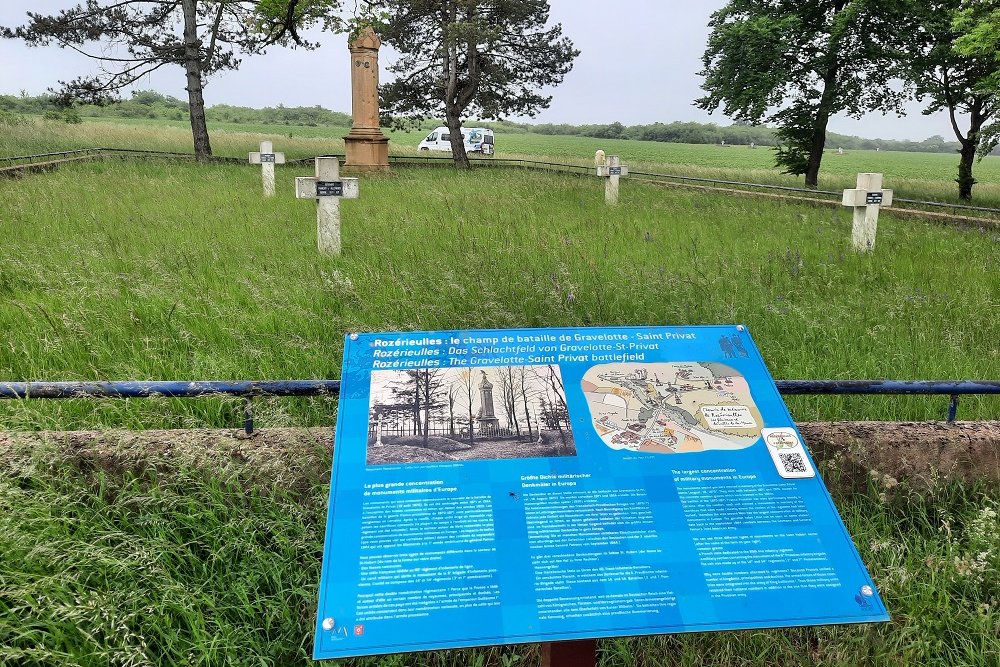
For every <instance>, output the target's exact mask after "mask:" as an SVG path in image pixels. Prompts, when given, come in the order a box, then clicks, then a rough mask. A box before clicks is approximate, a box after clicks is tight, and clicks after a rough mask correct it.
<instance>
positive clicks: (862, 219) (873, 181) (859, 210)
mask: <svg viewBox="0 0 1000 667" xmlns="http://www.w3.org/2000/svg"><path fill="white" fill-rule="evenodd" d="M842 203H843V205H844V206H850V207H852V208H853V209H854V226H853V227H852V228H851V244H852V245H853V246H854V249H855V250H858V251H859V252H868V251H870V250H871V249H872V248H874V247H875V233H876V231H877V230H878V212H879V209H880V208H882V207H883V206H892V190H883V189H882V174H858V187H856V188H852V189H848V190H844V200H843V202H842Z"/></svg>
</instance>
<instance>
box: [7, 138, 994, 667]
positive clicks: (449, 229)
mask: <svg viewBox="0 0 1000 667" xmlns="http://www.w3.org/2000/svg"><path fill="white" fill-rule="evenodd" d="M264 129H266V128H264ZM288 131H291V132H292V134H293V137H292V138H288V137H287V132H288ZM272 136H273V138H274V139H275V141H276V142H277V141H279V140H280V143H277V145H276V148H277V149H279V150H284V151H285V152H286V153H288V154H289V156H290V157H294V156H299V155H310V154H315V153H323V152H333V151H337V150H340V149H341V148H342V144H338V142H337V141H336V140H334V139H331V138H329V137H322V136H312V137H309V136H299V135H296V134H295V130H294V129H292V130H286V131H285V132H284V133H275V134H274V135H272ZM260 138H261V137H260V136H259V135H256V134H253V133H251V132H243V133H240V132H218V133H216V135H215V136H214V138H213V141H214V144H215V146H216V150H217V152H218V153H220V154H231V155H243V154H245V153H246V152H248V151H250V150H253V149H254V148H255V147H256V145H257V143H258V142H259V140H260ZM508 139H509V142H510V145H511V147H512V148H511V149H510V150H513V147H515V146H516V147H517V150H518V151H523V152H524V154H526V155H529V154H530V155H532V156H536V157H537V156H540V155H543V154H544V153H543V151H546V150H548V151H551V152H550V153H549V154H550V155H552V157H553V158H559V159H562V158H565V159H566V160H569V159H578V160H579V161H580V162H581V163H584V162H586V161H587V160H588V154H589V153H592V148H591V147H590V146H591V144H588V143H586V142H589V141H596V140H579V141H580V143H579V144H575V145H570V140H568V139H567V138H565V137H551V138H550V137H535V136H534V135H523V136H522V138H520V139H519V138H518V137H509V138H508ZM536 139H538V140H539V141H541V142H544V141H551V142H552V143H551V144H549V148H545V147H544V146H543V145H542V144H537V145H533V144H532V143H531V142H532V141H534V140H536ZM570 139H571V138H570ZM410 140H412V143H413V144H415V143H416V141H415V140H413V137H410V138H409V139H408V141H410ZM522 140H523V143H522V144H518V143H517V142H518V141H522ZM571 140H572V141H577V140H575V139H571ZM187 141H188V135H187V131H186V129H183V128H170V127H165V126H163V125H156V126H153V127H148V126H144V125H142V124H133V125H114V124H97V123H93V124H91V123H85V124H83V125H82V126H62V125H54V124H40V125H38V126H36V127H35V128H29V130H28V131H22V130H18V129H16V128H15V129H14V130H12V131H11V132H9V133H7V134H5V135H0V155H4V154H13V153H23V152H33V151H45V150H54V149H61V148H72V147H78V146H92V145H99V144H103V145H108V146H127V147H143V148H150V149H159V150H184V149H186V147H187V143H186V142H187ZM505 141H506V139H505ZM399 143H403V142H402V141H400V142H399ZM598 143H599V144H603V146H604V147H605V149H606V150H616V151H619V152H621V153H622V155H623V156H625V157H626V158H627V159H629V160H631V159H632V157H634V160H635V162H633V164H635V163H637V162H639V161H641V160H644V159H649V160H650V162H649V163H648V164H656V165H675V166H677V168H678V169H681V168H683V169H686V170H688V171H689V172H691V173H719V174H725V173H732V174H738V175H741V177H750V176H754V177H756V176H760V177H761V179H764V180H767V179H771V180H774V181H779V182H780V181H781V180H782V177H780V176H778V175H776V174H774V173H773V171H769V170H768V169H766V168H765V167H766V160H768V159H769V157H768V156H769V153H768V152H767V151H765V150H756V151H750V150H749V149H742V148H733V149H722V148H719V147H685V146H673V145H668V144H649V145H646V144H643V145H641V146H636V147H635V153H634V154H633V156H632V157H629V155H630V154H629V153H628V151H627V150H626V149H628V148H631V144H632V143H633V142H629V144H628V145H623V146H621V147H618V146H616V145H615V144H614V143H611V142H598ZM560 146H562V147H566V148H565V150H566V152H565V153H560V152H559V151H560V150H561V149H560V148H559V147H560ZM640 149H648V150H649V151H651V152H650V153H649V154H643V153H640V152H639V151H640ZM507 150H508V149H507V148H505V147H503V144H501V155H503V154H504V153H505V152H506V151H507ZM737 151H742V153H738V152H737ZM578 152H579V153H582V154H581V155H579V156H577V155H576V154H577V153H578ZM647 155H648V157H646V156H647ZM685 155H687V156H688V157H684V156H685ZM733 155H746V156H752V157H748V159H752V160H760V161H762V162H763V165H764V166H762V165H760V164H758V165H757V166H755V167H750V168H748V169H745V170H744V169H743V168H742V167H741V166H740V164H739V163H737V162H736V160H735V159H733V158H729V157H727V156H733ZM872 155H875V154H872ZM860 157H861V156H856V155H853V154H852V155H848V156H844V160H845V161H844V162H843V163H842V164H843V165H845V171H844V174H843V175H842V178H843V180H844V182H845V183H846V182H848V181H850V180H852V179H851V178H849V175H850V173H851V171H852V170H854V169H855V167H854V166H851V167H850V168H849V169H848V168H847V167H846V165H847V164H848V163H847V162H846V160H853V159H856V158H857V159H859V160H860ZM878 157H880V158H881V157H883V156H882V154H881V153H880V154H878ZM947 157H949V156H920V155H914V154H896V155H893V156H891V158H890V157H889V156H885V159H887V160H890V159H891V160H896V159H898V160H899V161H900V162H899V164H900V165H904V166H900V167H899V169H900V170H901V171H903V170H904V169H907V170H909V171H905V173H906V174H908V176H907V178H911V179H913V180H912V182H913V183H922V182H924V181H923V180H922V179H925V178H926V179H929V180H927V181H926V182H927V183H931V184H933V185H934V187H936V188H939V189H940V191H941V192H944V191H945V190H946V189H947V188H948V183H947V179H948V178H949V177H950V173H951V172H950V169H951V168H950V167H949V168H948V169H945V162H944V158H947ZM923 158H927V159H926V160H924V166H921V160H922V159H923ZM931 158H933V160H932V159H931ZM671 159H673V160H676V162H671V161H670V160H671ZM727 159H728V160H729V162H726V160H727ZM939 159H940V160H941V161H940V162H934V161H935V160H939ZM683 160H687V161H688V162H683ZM908 160H909V161H908ZM830 161H831V162H833V160H832V159H831V160H830ZM932 163H934V164H938V165H940V166H939V167H927V166H926V165H929V164H932ZM858 164H859V165H860V164H861V162H860V161H859V163H858ZM887 164H889V163H887ZM987 164H990V163H988V162H984V165H987ZM865 168H866V169H867V168H872V167H870V166H866V167H865ZM925 168H926V169H928V171H927V172H926V173H925V172H922V171H921V169H925ZM938 169H940V172H941V173H940V174H938ZM931 170H933V173H932V171H931ZM308 171H309V169H308V168H301V167H300V168H292V167H279V168H278V184H279V188H278V196H277V197H275V198H273V199H271V200H264V199H263V198H262V197H261V195H260V173H259V170H257V169H254V168H249V167H246V166H240V165H223V164H211V165H195V164H190V163H187V162H176V161H173V162H172V161H120V160H107V161H100V162H88V163H75V164H72V165H67V166H65V167H63V168H62V169H60V170H58V171H54V172H50V173H45V174H37V175H30V176H28V177H25V178H22V179H19V180H0V212H2V214H0V331H2V332H3V333H4V336H3V338H2V344H0V380H35V379H43V380H65V379H116V380H125V379H181V380H182V379H264V378H333V377H338V376H339V374H340V355H341V350H342V337H343V335H344V334H345V333H347V332H351V331H371V330H392V329H449V328H459V327H461V328H477V327H515V326H572V325H600V324H707V323H732V322H742V323H745V324H747V325H749V327H750V331H751V332H752V334H753V335H754V338H755V340H756V341H757V344H758V345H759V347H760V348H761V350H762V352H763V355H764V358H765V360H766V361H767V363H768V365H769V366H770V369H771V371H772V373H773V374H774V375H775V377H778V378H844V379H846V378H879V377H888V378H897V379H962V378H970V379H995V378H997V377H1000V317H998V316H997V313H998V312H1000V280H998V278H997V275H998V269H1000V233H998V232H996V231H990V232H987V231H980V230H966V229H958V228H950V227H944V226H937V225H931V224H925V223H921V222H914V221H912V220H901V219H896V218H894V217H893V216H892V215H891V214H886V215H884V216H883V218H882V219H881V221H880V225H879V237H878V244H877V246H876V249H875V252H874V253H872V254H871V255H868V256H859V255H856V254H854V253H853V252H851V251H850V249H849V234H850V216H849V213H848V212H846V211H844V210H840V209H830V208H814V207H809V206H802V205H797V204H791V203H779V202H773V201H762V200H757V199H745V198H732V197H726V196H723V195H718V194H709V195H707V194H703V193H697V192H691V191H685V190H675V189H668V188H662V187H657V186H653V185H648V184H641V183H637V182H629V181H625V182H624V183H623V186H622V203H621V205H620V206H619V207H618V208H617V209H614V210H611V209H608V208H606V207H605V206H604V204H603V192H602V188H601V185H600V183H599V182H598V181H597V180H596V179H589V178H580V177H574V176H568V175H559V174H548V173H541V172H532V171H521V170H488V171H487V170H480V171H475V172H472V173H456V172H453V171H451V170H444V169H417V168H410V169H397V170H396V171H395V173H393V174H392V175H386V176H372V177H365V178H364V179H363V181H362V185H361V193H362V194H361V199H359V200H356V201H345V202H344V203H343V215H344V229H343V232H344V245H345V252H344V255H343V256H342V257H340V258H331V257H321V256H319V255H318V254H317V253H316V251H315V207H314V205H313V204H312V203H311V202H308V201H297V200H295V199H294V198H293V195H292V187H291V182H292V177H293V176H295V175H303V174H305V173H307V172H308ZM985 173H986V171H985V168H984V174H985ZM887 174H888V172H887ZM887 178H888V175H887ZM902 178H903V177H902V176H900V179H902ZM982 178H983V180H986V179H987V176H986V175H983V176H982ZM997 180H998V181H1000V179H997ZM892 185H895V183H893V184H892ZM257 406H258V413H257V422H258V424H259V425H262V426H280V425H305V424H308V425H330V424H332V423H333V420H334V419H335V416H336V415H335V405H334V402H333V401H331V400H329V399H324V398H316V399H295V400H288V399H269V400H260V401H258V402H257ZM790 407H791V409H792V412H793V415H794V417H795V418H796V419H799V420H809V419H940V418H941V417H942V416H943V414H944V410H945V407H946V401H945V399H944V397H938V398H914V397H909V398H905V397H883V398H868V399H865V398H832V397H816V398H796V399H794V400H791V401H790ZM241 409H242V404H241V403H240V402H238V401H230V400H223V399H214V398H206V399H198V400H166V399H157V400H143V401H130V402H126V401H94V402H91V401H85V400H80V401H38V402H30V401H26V402H18V403H14V402H0V431H4V430H35V429H78V428H105V427H118V428H136V429H141V428H154V427H197V426H230V427H231V426H236V425H238V424H239V423H240V419H241ZM998 415H1000V399H996V398H993V399H987V398H978V399H975V398H970V399H963V402H962V408H961V412H960V416H961V417H962V418H966V419H973V418H981V419H996V418H997V417H998ZM5 455H6V456H7V458H4V457H0V665H7V664H10V665H18V666H20V665H67V664H76V665H86V666H87V667H89V666H91V665H93V666H95V667H96V666H102V667H103V666H104V665H150V664H152V665H176V664H189V665H251V664H252V665H282V666H283V665H299V664H301V665H305V664H310V662H309V660H308V652H309V650H310V649H311V646H310V643H311V632H312V623H313V617H314V616H313V615H314V613H315V600H316V585H317V582H318V580H319V577H318V568H319V562H320V553H321V549H322V537H323V536H322V530H323V526H324V521H323V518H324V515H325V503H326V497H327V492H328V489H327V487H326V486H325V485H320V486H315V485H311V484H301V483H295V482H294V480H292V481H291V482H289V481H288V480H287V479H286V480H283V481H282V483H275V482H274V481H273V480H271V481H268V480H266V479H265V480H260V479H257V478H256V477H254V478H253V479H251V475H253V474H254V473H255V472H258V471H253V470H248V469H244V470H242V471H240V470H229V469H227V470H221V469H218V468H214V467H209V468H205V467H199V464H198V463H197V462H196V461H183V460H176V459H172V460H170V461H152V462H150V464H149V465H145V466H139V467H136V468H132V467H129V466H125V465H122V466H119V467H112V470H110V471H105V470H102V469H99V468H95V467H94V465H92V463H89V462H88V461H87V460H84V459H80V458H77V459H74V458H73V457H64V456H56V455H54V454H53V453H52V452H36V453H35V454H34V455H32V456H28V455H25V454H23V453H18V452H6V453H5ZM320 456H321V455H320ZM298 463H300V462H298V461H294V462H290V464H291V465H295V464H298ZM201 465H203V464H201ZM319 465H320V466H322V467H328V466H329V459H328V458H325V459H322V460H321V461H320V463H319ZM826 472H827V475H829V476H830V477H831V478H835V477H836V470H835V469H829V470H827V471H826ZM895 481H896V480H887V479H885V478H883V477H880V476H873V478H872V482H871V484H872V486H871V489H870V491H869V493H866V494H857V495H847V494H844V495H840V496H838V497H837V498H836V500H837V502H838V506H839V508H840V510H841V512H842V514H843V516H844V519H845V521H846V523H847V525H848V528H849V530H850V532H851V534H852V536H853V537H854V539H855V542H856V544H857V545H858V547H859V549H860V551H861V554H862V556H863V558H864V560H865V562H866V563H867V565H868V566H869V568H870V569H871V572H872V574H873V576H874V579H875V581H876V583H877V584H878V586H879V588H880V591H881V593H882V594H883V597H884V599H885V601H886V603H887V606H888V608H889V610H890V612H891V613H892V615H893V618H894V620H893V622H892V623H891V624H887V625H883V626H878V627H874V626H868V627H842V628H814V629H800V630H787V631H761V632H756V631H755V632H742V633H725V634H708V635H686V636H675V637H661V638H649V639H637V640H630V639H616V640H608V641H605V642H602V643H601V665H602V666H603V667H611V666H614V667H619V666H621V667H653V666H658V665H664V664H678V665H690V666H694V665H706V666H707V665H712V666H722V667H728V666H734V667H735V666H737V665H739V666H742V665H761V666H764V665H767V666H772V665H796V666H799V665H838V666H839V665H844V666H847V665H862V664H863V665H887V666H888V665H892V666H896V665H939V664H941V665H970V666H976V667H979V666H982V667H995V665H997V664H1000V546H998V545H1000V519H998V516H997V510H998V507H1000V496H998V494H997V490H996V489H984V488H978V487H975V486H966V487H956V486H942V487H940V488H935V489H932V490H930V491H926V492H920V493H918V492H916V491H912V490H909V489H907V487H906V485H905V484H901V485H896V483H895ZM537 659H538V654H537V650H536V649H535V648H532V647H506V648H503V649H485V650H479V651H462V652H436V653H429V654H421V655H419V656H415V657H413V656H406V657H387V658H384V659H381V660H375V659H370V660H356V661H353V662H349V663H347V664H351V665H353V666H355V667H360V666H362V665H364V666H369V665H379V666H380V667H404V666H407V667H445V666H452V665H453V666H455V667H458V666H460V665H478V666H480V667H487V666H488V667H510V665H522V664H524V665H530V664H533V663H535V662H537Z"/></svg>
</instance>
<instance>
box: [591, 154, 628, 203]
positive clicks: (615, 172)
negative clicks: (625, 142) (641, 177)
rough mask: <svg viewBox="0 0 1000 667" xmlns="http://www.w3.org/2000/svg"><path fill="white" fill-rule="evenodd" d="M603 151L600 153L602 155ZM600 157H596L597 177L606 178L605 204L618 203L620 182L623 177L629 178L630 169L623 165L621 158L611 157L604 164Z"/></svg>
mask: <svg viewBox="0 0 1000 667" xmlns="http://www.w3.org/2000/svg"><path fill="white" fill-rule="evenodd" d="M600 152H601V151H598V153H600ZM600 158H601V156H600V155H596V156H595V160H594V161H595V162H597V163H598V164H597V175H598V176H603V177H604V202H605V203H607V204H617V203H618V181H619V179H620V178H621V177H622V176H628V167H626V166H625V165H623V164H622V162H621V158H619V157H618V156H617V155H609V156H608V157H607V159H606V160H605V161H604V163H603V164H601V162H600Z"/></svg>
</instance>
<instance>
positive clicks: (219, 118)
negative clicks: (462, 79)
mask: <svg viewBox="0 0 1000 667" xmlns="http://www.w3.org/2000/svg"><path fill="white" fill-rule="evenodd" d="M0 111H4V112H7V113H11V114H21V115H37V116H46V117H49V118H52V119H54V120H55V119H64V118H65V117H66V112H65V111H64V110H62V109H61V108H60V107H59V105H58V104H57V100H56V99H55V97H54V96H52V95H39V96H28V95H21V96H16V95H0ZM73 111H74V113H73V114H71V116H73V117H76V116H77V115H78V116H84V117H92V118H94V117H99V118H150V119H161V120H185V119H187V117H188V105H187V102H185V101H184V100H180V99H178V98H176V97H172V96H170V95H163V94H161V93H158V92H156V91H153V90H141V91H135V92H133V93H132V97H131V99H127V100H122V101H119V102H114V103H111V104H106V105H103V106H96V105H92V104H85V105H81V106H77V107H74V110H73ZM205 115H206V116H207V118H208V120H209V121H211V122H214V123H236V124H240V125H304V126H308V127H337V128H341V127H350V126H351V116H350V114H346V113H341V112H339V111H331V110H329V109H325V108H323V107H321V106H311V107H286V106H283V105H280V104H279V105H278V106H277V107H265V108H263V109H253V108H250V107H241V106H233V105H229V104H216V105H214V106H211V107H208V108H207V109H206V110H205ZM468 122H470V123H472V122H475V123H478V122H479V121H468ZM439 124H441V121H440V120H437V119H430V120H426V121H424V122H422V123H421V124H420V127H421V128H422V129H426V130H430V129H433V128H435V127H437V126H438V125H439ZM484 124H485V125H488V126H489V127H490V128H491V129H493V130H494V131H496V132H510V133H529V134H544V135H563V136H579V137H593V138H595V139H633V140H636V141H659V142H664V143H678V144H722V143H723V142H725V144H726V145H743V146H749V145H750V144H751V143H753V144H754V145H755V146H762V147H773V146H775V145H776V144H777V137H776V130H775V129H774V128H771V127H766V126H763V125H744V124H740V123H735V124H733V125H728V126H720V125H716V124H714V123H693V122H681V121H677V122H673V123H652V124H649V125H623V124H622V123H619V122H614V123H605V124H589V125H569V124H566V123H558V124H554V123H540V124H533V123H517V122H513V121H507V120H501V121H491V122H485V123H484ZM827 145H828V147H829V148H832V149H836V148H843V149H844V150H875V149H876V148H878V149H880V150H886V151H905V152H921V153H954V152H957V151H959V150H960V149H961V145H960V144H959V143H958V142H957V141H945V139H944V137H941V136H933V137H930V138H928V139H924V140H923V141H893V140H887V139H865V138H862V137H854V136H847V135H842V134H834V133H829V134H828V135H827Z"/></svg>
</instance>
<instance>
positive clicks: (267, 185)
mask: <svg viewBox="0 0 1000 667" xmlns="http://www.w3.org/2000/svg"><path fill="white" fill-rule="evenodd" d="M250 164H259V165H260V172H261V179H262V180H263V182H264V196H265V197H273V196H274V165H276V164H285V154H284V153H275V152H274V145H273V144H272V143H271V142H270V141H262V142H260V152H259V153H250Z"/></svg>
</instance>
